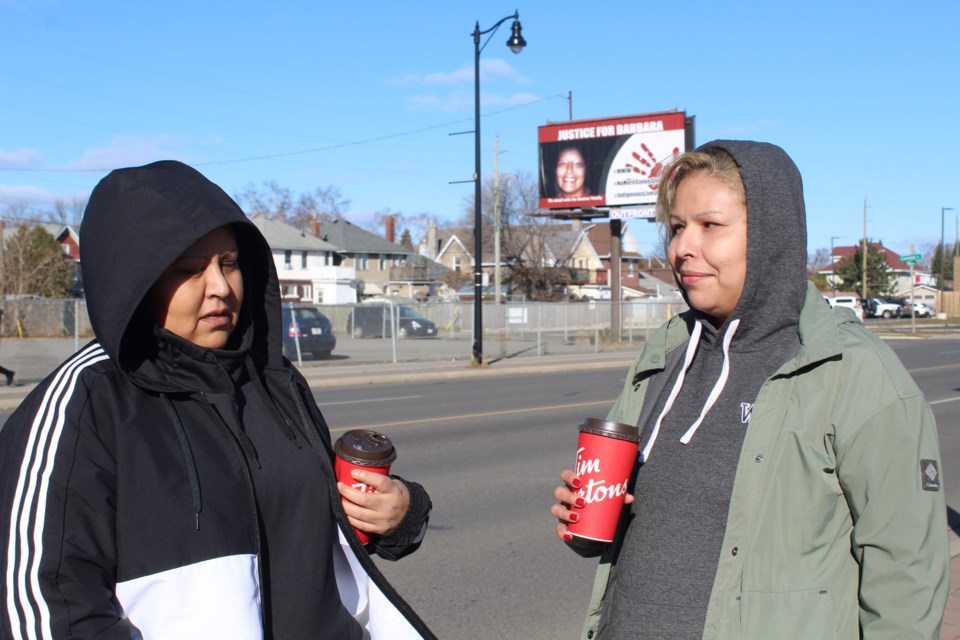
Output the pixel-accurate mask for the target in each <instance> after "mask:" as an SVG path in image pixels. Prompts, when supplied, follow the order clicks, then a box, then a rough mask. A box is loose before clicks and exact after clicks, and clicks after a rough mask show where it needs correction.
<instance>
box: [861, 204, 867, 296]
mask: <svg viewBox="0 0 960 640" xmlns="http://www.w3.org/2000/svg"><path fill="white" fill-rule="evenodd" d="M862 289H863V293H862V294H861V295H860V300H862V301H866V299H867V199H866V198H864V199H863V286H862Z"/></svg>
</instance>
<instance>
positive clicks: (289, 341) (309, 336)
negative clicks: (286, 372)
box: [281, 304, 337, 358]
mask: <svg viewBox="0 0 960 640" xmlns="http://www.w3.org/2000/svg"><path fill="white" fill-rule="evenodd" d="M281 318H282V326H283V354H284V355H285V356H287V357H288V358H291V357H294V356H296V354H297V339H298V338H299V341H300V353H310V354H312V355H313V357H314V358H328V357H330V354H331V353H333V350H334V348H335V347H336V346H337V337H336V336H335V335H334V334H333V324H332V323H331V322H330V320H329V318H327V316H325V315H323V314H322V313H320V310H319V309H317V308H316V307H314V306H313V305H309V304H284V305H282V307H281Z"/></svg>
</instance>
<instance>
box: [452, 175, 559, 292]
mask: <svg viewBox="0 0 960 640" xmlns="http://www.w3.org/2000/svg"><path fill="white" fill-rule="evenodd" d="M480 197H481V205H482V208H481V212H480V213H481V218H482V221H481V233H482V237H481V240H482V246H483V254H484V260H485V261H492V260H493V252H494V251H493V247H494V241H493V233H494V214H495V212H494V203H495V202H496V204H497V207H498V209H499V214H500V259H501V261H502V262H505V263H506V264H507V274H506V278H505V280H506V281H508V282H510V284H511V286H512V287H513V288H514V289H515V290H521V291H523V292H524V294H525V295H526V296H527V297H528V299H531V300H542V299H549V298H552V297H554V296H555V295H556V294H557V293H558V291H559V290H561V289H562V288H563V286H564V285H565V284H566V283H568V282H569V278H570V270H569V268H568V266H567V265H566V264H565V260H566V259H567V258H568V256H566V255H557V254H556V252H554V251H551V250H550V246H549V243H548V239H547V236H548V235H549V234H550V233H553V232H554V231H555V230H556V227H557V225H550V224H548V223H546V222H545V221H544V219H543V218H538V217H536V216H533V215H530V214H533V213H536V212H537V210H538V207H539V201H540V200H539V199H540V191H539V186H538V184H537V180H536V178H535V177H534V176H533V175H532V174H530V173H529V172H520V171H518V172H515V173H507V174H501V175H500V177H499V184H498V185H497V190H496V192H495V191H494V180H493V178H492V177H488V178H487V179H486V180H485V181H484V183H483V185H482V187H481V191H480ZM464 210H465V212H464V217H463V219H462V224H463V225H464V227H466V228H468V229H471V230H472V229H473V228H474V224H475V218H474V197H469V196H468V197H467V198H465V199H464ZM466 240H469V242H470V244H469V249H470V251H471V252H473V251H474V244H473V243H474V239H473V235H472V234H469V238H466ZM570 248H571V249H572V247H570Z"/></svg>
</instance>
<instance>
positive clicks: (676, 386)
mask: <svg viewBox="0 0 960 640" xmlns="http://www.w3.org/2000/svg"><path fill="white" fill-rule="evenodd" d="M738 326H740V319H739V318H738V319H736V320H734V321H732V322H731V323H730V326H729V327H728V328H727V332H726V334H725V335H724V336H723V365H722V366H721V367H720V377H719V378H718V379H717V382H716V384H714V385H713V389H711V390H710V395H709V396H707V402H706V404H705V405H704V407H703V411H701V412H700V417H698V418H697V421H696V422H694V423H693V424H692V425H691V426H690V428H689V429H687V432H686V433H685V434H683V436H682V437H681V438H680V442H682V443H683V444H689V442H690V441H691V440H692V439H693V436H694V434H695V433H696V432H697V429H699V428H700V424H701V423H702V422H703V419H704V418H705V417H706V416H707V413H709V411H710V409H712V408H713V405H714V404H716V402H717V398H719V397H720V394H721V393H722V392H723V388H724V387H725V386H726V384H727V378H728V377H729V376H730V342H731V341H732V340H733V336H734V334H735V333H736V332H737V327H738ZM701 331H702V325H701V324H700V321H699V320H697V321H696V323H695V324H694V326H693V332H692V333H691V334H690V342H689V343H687V350H686V353H685V354H684V356H683V366H682V367H681V369H680V374H679V375H678V376H677V381H676V382H674V383H673V388H672V389H671V390H670V395H669V396H667V402H666V404H665V405H664V406H663V410H662V411H661V412H660V415H659V416H657V422H656V423H655V424H654V425H653V431H651V432H650V439H649V440H648V441H647V444H646V446H645V447H644V448H643V451H642V452H641V453H640V462H646V461H647V460H649V459H650V452H651V451H653V445H654V443H655V442H656V441H657V435H658V434H659V433H660V425H661V424H662V423H663V418H664V417H665V416H666V415H667V414H668V413H669V412H670V409H672V408H673V403H674V401H675V400H676V399H677V396H678V395H680V389H681V387H683V382H684V379H685V378H686V377H687V370H688V369H689V368H690V364H691V363H692V362H693V356H694V354H695V353H696V351H697V345H699V344H700V333H701Z"/></svg>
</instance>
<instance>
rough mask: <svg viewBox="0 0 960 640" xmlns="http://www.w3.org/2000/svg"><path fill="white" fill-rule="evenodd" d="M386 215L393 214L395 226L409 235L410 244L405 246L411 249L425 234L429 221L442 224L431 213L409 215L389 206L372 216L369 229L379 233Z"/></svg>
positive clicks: (437, 224) (438, 224) (384, 224)
mask: <svg viewBox="0 0 960 640" xmlns="http://www.w3.org/2000/svg"><path fill="white" fill-rule="evenodd" d="M387 216H393V221H394V226H395V228H397V229H404V230H405V232H406V233H407V235H409V236H410V238H409V242H410V246H409V247H407V248H408V249H410V250H411V251H412V250H414V245H415V244H416V242H419V239H420V238H423V237H424V236H425V235H427V227H429V226H430V224H431V223H432V224H435V225H436V226H438V227H440V226H442V225H441V224H440V218H438V217H437V216H435V215H433V214H432V213H427V212H421V213H417V214H414V215H410V214H406V213H403V212H402V211H392V210H391V209H390V207H386V208H385V209H381V210H380V211H378V212H377V213H376V214H375V215H374V216H373V221H372V223H371V227H372V228H371V229H370V231H373V232H374V233H377V234H379V233H381V232H382V230H383V229H384V227H385V226H386V219H387ZM401 235H402V234H401ZM404 246H406V245H404Z"/></svg>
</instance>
